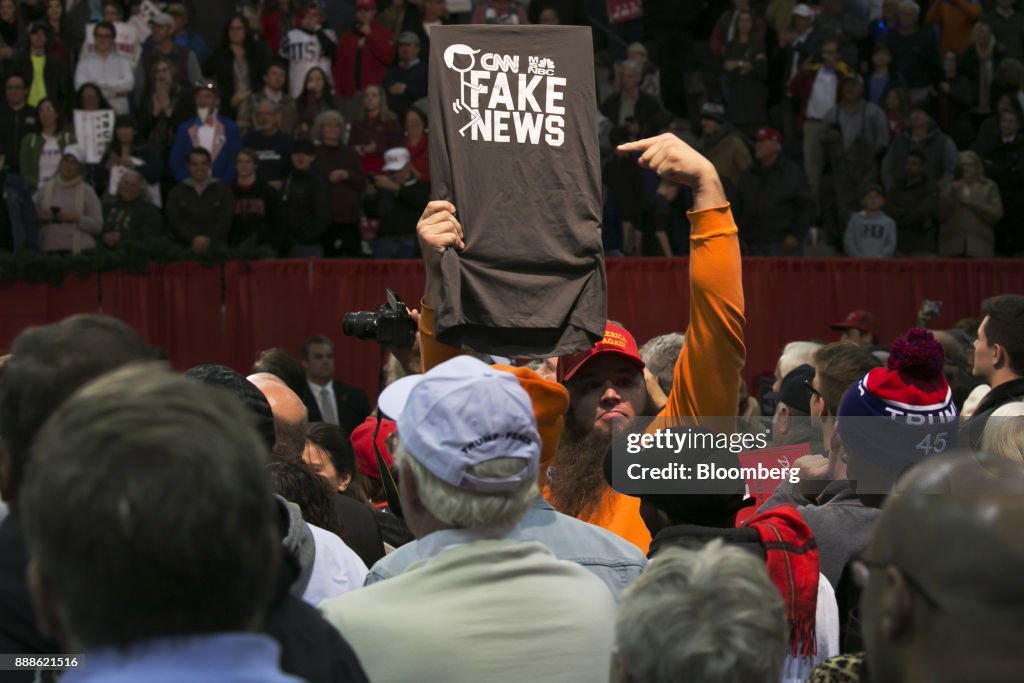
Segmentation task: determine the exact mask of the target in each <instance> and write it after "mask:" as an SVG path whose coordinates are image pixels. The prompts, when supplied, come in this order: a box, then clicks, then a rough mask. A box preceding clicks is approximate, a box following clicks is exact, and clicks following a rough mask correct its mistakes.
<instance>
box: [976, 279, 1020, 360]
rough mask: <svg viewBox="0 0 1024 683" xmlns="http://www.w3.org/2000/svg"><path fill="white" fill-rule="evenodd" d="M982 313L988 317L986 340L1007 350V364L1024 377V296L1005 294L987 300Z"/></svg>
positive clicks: (982, 305) (991, 344) (982, 306)
mask: <svg viewBox="0 0 1024 683" xmlns="http://www.w3.org/2000/svg"><path fill="white" fill-rule="evenodd" d="M981 312H982V313H983V314H985V315H986V316H988V322H986V323H985V339H986V340H987V341H988V345H989V346H994V345H996V344H999V345H1000V346H1002V347H1003V348H1004V349H1006V353H1007V355H1009V357H1010V358H1009V360H1008V361H1007V364H1008V365H1009V367H1010V370H1012V371H1013V374H1015V375H1017V376H1021V375H1024V296H1021V295H1020V294H1003V295H1002V296H994V297H991V298H989V299H985V301H983V302H982V303H981Z"/></svg>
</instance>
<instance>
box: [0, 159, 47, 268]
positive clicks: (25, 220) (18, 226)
mask: <svg viewBox="0 0 1024 683" xmlns="http://www.w3.org/2000/svg"><path fill="white" fill-rule="evenodd" d="M0 181H2V187H3V192H4V202H6V204H7V216H8V218H9V220H10V223H11V237H12V240H13V242H14V250H15V251H21V250H22V249H32V250H35V249H38V248H39V226H38V222H37V217H36V205H35V203H34V202H33V201H32V193H31V192H29V191H28V187H26V186H25V182H24V181H23V180H22V179H21V176H19V175H18V174H17V173H12V172H11V171H5V170H0Z"/></svg>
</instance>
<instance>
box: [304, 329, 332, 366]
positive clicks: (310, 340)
mask: <svg viewBox="0 0 1024 683" xmlns="http://www.w3.org/2000/svg"><path fill="white" fill-rule="evenodd" d="M315 344H325V345H327V346H329V347H330V349H331V351H333V350H334V342H332V341H331V338H330V337H328V336H327V335H325V334H314V335H313V336H311V337H306V341H304V342H302V360H309V349H310V347H311V346H314V345H315Z"/></svg>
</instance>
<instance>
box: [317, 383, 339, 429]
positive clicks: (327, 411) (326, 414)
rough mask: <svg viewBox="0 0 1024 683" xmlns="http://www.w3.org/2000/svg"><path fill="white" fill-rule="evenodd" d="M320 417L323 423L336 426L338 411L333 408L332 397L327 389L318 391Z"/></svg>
mask: <svg viewBox="0 0 1024 683" xmlns="http://www.w3.org/2000/svg"><path fill="white" fill-rule="evenodd" d="M320 416H321V417H322V418H323V419H324V422H329V423H330V424H332V425H336V424H338V409H337V408H336V407H335V406H334V397H333V396H331V392H329V391H328V390H327V387H323V388H322V389H320Z"/></svg>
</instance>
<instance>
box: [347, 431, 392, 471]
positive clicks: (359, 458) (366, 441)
mask: <svg viewBox="0 0 1024 683" xmlns="http://www.w3.org/2000/svg"><path fill="white" fill-rule="evenodd" d="M397 428H398V425H396V424H395V423H394V422H393V421H392V420H389V419H387V418H384V419H382V420H381V421H380V431H379V432H378V433H377V448H378V449H379V450H380V457H382V458H384V462H385V463H387V466H388V468H392V467H394V466H395V458H394V456H392V455H391V453H389V452H388V445H387V444H388V437H389V436H391V435H392V434H394V433H395V430H396V429H397ZM376 429H377V418H375V417H373V416H372V415H371V416H370V417H368V418H366V419H365V420H363V423H362V424H361V425H359V426H358V427H356V428H355V429H353V430H352V436H351V437H349V439H350V440H351V441H352V450H353V451H355V454H356V469H358V470H359V471H360V472H361V473H362V474H363V476H366V477H369V478H370V479H377V480H379V479H380V469H379V468H378V467H377V456H376V454H374V452H373V432H374V430H376Z"/></svg>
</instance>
